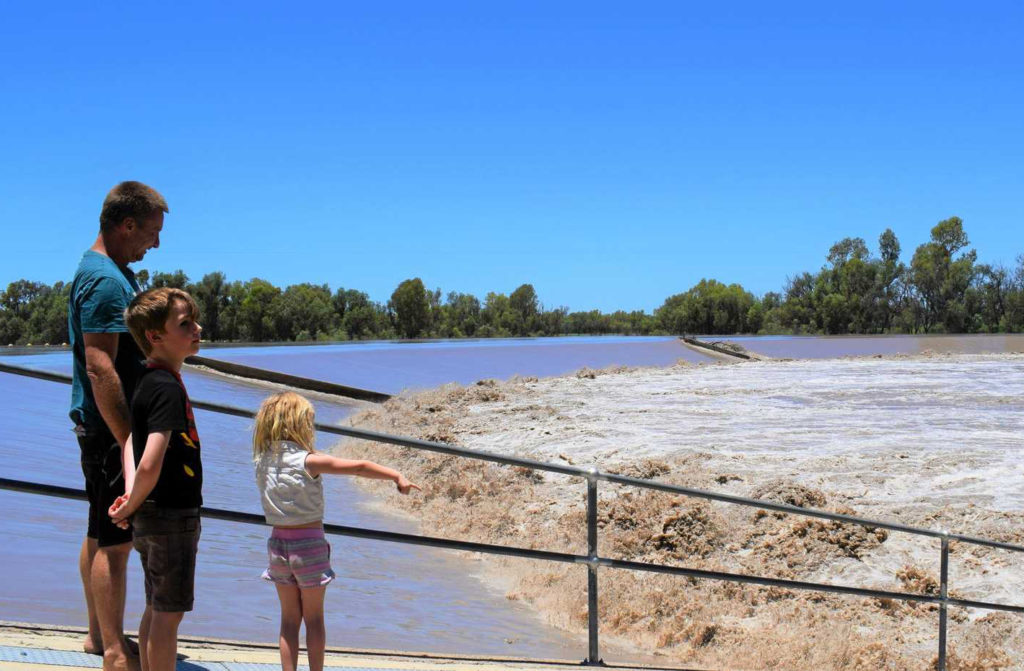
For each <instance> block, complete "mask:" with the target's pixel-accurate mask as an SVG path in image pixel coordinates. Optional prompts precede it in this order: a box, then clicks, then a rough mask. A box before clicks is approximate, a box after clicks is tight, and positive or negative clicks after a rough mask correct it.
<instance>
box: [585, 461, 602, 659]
mask: <svg viewBox="0 0 1024 671" xmlns="http://www.w3.org/2000/svg"><path fill="white" fill-rule="evenodd" d="M597 556H598V555H597V469H596V468H589V469H587V559H588V560H589V561H587V634H588V640H589V645H588V649H587V658H586V659H585V660H584V661H583V663H584V664H586V665H589V666H604V662H603V661H601V653H600V649H599V647H598V640H597V628H598V614H597Z"/></svg>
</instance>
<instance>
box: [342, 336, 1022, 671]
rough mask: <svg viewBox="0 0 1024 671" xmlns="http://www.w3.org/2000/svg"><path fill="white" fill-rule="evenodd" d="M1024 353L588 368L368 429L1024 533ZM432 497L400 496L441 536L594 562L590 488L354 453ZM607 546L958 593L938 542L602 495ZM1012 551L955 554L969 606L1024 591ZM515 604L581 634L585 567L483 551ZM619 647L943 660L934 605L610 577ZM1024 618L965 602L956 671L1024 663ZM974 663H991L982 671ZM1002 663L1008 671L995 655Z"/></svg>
mask: <svg viewBox="0 0 1024 671" xmlns="http://www.w3.org/2000/svg"><path fill="white" fill-rule="evenodd" d="M1022 373H1024V356H1020V355H1013V354H996V355H930V354H925V355H913V356H893V357H871V358H850V359H842V360H829V361H821V360H817V361H765V362H746V363H741V364H712V365H701V366H694V365H688V364H679V365H676V366H672V367H668V368H616V369H609V370H602V371H592V370H583V371H580V372H578V373H576V374H573V375H568V376H563V377H557V378H546V379H540V380H538V379H536V378H514V379H512V380H509V381H508V382H505V383H497V382H493V381H485V382H482V383H478V384H475V385H470V386H457V385H450V386H446V387H442V388H439V389H435V390H432V391H428V392H423V393H420V394H415V395H404V396H401V397H398V398H395V399H392V400H391V401H388V402H387V403H385V404H384V405H383V406H380V407H378V408H373V409H370V410H367V411H364V412H362V413H360V414H359V415H357V416H356V417H355V418H353V423H354V424H355V425H357V426H361V427H366V428H374V429H378V430H383V431H387V432H389V433H399V434H406V435H416V436H419V437H422V438H426V439H431V440H439V441H443V442H453V443H457V444H459V445H463V446H466V447H470V448H474V449H483V450H488V451H494V452H501V453H509V454H516V455H519V456H529V457H534V458H538V459H542V460H547V461H558V460H561V461H564V462H567V463H573V464H576V465H591V464H593V465H596V466H598V467H599V468H601V469H603V470H608V471H619V472H623V473H626V474H629V475H633V476H639V477H646V478H655V479H659V480H663V481H666V482H672V483H676V484H682V485H687V486H692V487H698V488H702V489H711V490H715V491H722V492H726V493H731V494H739V495H743V496H752V497H755V498H766V499H770V500H777V501H784V502H787V503H791V504H795V505H803V506H808V507H815V508H824V509H828V510H834V511H839V512H846V513H854V514H857V515H860V516H864V517H871V518H878V519H889V520H894V521H899V522H902V523H906V524H911V525H916V526H924V527H929V528H936V527H945V528H947V529H950V530H953V531H958V532H969V533H971V534H973V535H978V536H982V537H988V538H994V539H997V540H1003V541H1009V542H1018V543H1019V542H1021V541H1022V540H1024V534H1022V533H1021V532H1022V530H1024V513H1022V511H1024V480H1022V479H1021V478H1020V477H1019V476H1020V474H1021V471H1020V466H1019V465H1018V461H1019V450H1020V442H1019V435H1020V429H1021V427H1022V426H1024V397H1022V396H1021V393H1020V391H1019V380H1020V379H1021V374H1022ZM342 451H343V453H345V454H347V455H358V456H367V457H369V458H373V459H377V460H380V461H384V462H385V463H390V464H394V465H396V466H397V467H399V468H401V469H403V470H404V471H406V472H407V473H408V474H409V475H410V476H411V477H412V478H413V479H416V480H419V481H420V482H421V484H423V485H425V487H426V491H425V492H424V493H423V495H422V496H419V497H411V498H408V499H399V498H398V497H395V496H392V495H391V494H389V493H387V490H386V488H382V487H380V486H379V485H376V486H375V487H376V488H375V491H379V492H380V494H381V495H382V496H386V497H389V499H391V498H393V499H394V500H389V501H388V503H389V504H392V505H398V506H402V507H403V508H404V509H406V510H408V511H409V512H411V513H412V514H414V515H415V516H416V517H418V518H419V519H420V520H421V522H422V528H423V531H424V532H425V533H429V534H431V535H442V536H449V537H457V538H463V539H468V540H477V541H483V542H502V543H507V542H515V543H517V544H520V545H522V546H524V547H537V548H543V549H547V550H555V551H568V552H583V551H584V548H585V526H584V524H583V519H584V518H583V516H584V501H583V493H584V491H585V489H584V487H583V485H582V483H581V482H580V481H578V480H576V481H573V480H572V479H570V478H563V477H558V476H549V475H538V474H534V473H531V472H526V471H519V470H517V469H508V468H505V467H500V466H495V465H490V464H484V463H482V462H472V461H468V460H457V459H453V458H450V457H444V456H440V455H431V454H425V453H410V452H408V451H406V450H402V449H399V448H390V447H386V446H380V445H368V444H364V443H359V442H352V441H350V442H348V443H346V444H345V446H344V447H343V448H342ZM600 516H601V524H602V530H601V537H600V539H601V546H600V552H601V554H602V555H606V556H614V557H620V558H623V559H631V560H636V561H655V562H664V563H677V564H681V565H686V566H693V567H696V568H704V569H711V570H723V571H740V572H747V573H754V574H758V575H767V576H773V577H774V576H777V577H784V578H792V579H801V580H813V581H821V582H834V583H837V584H848V585H856V586H862V587H877V588H881V589H890V590H920V591H926V592H927V591H928V590H933V589H935V587H936V584H937V583H936V580H937V576H938V544H937V543H930V542H927V541H924V540H919V539H917V538H915V537H909V536H906V535H904V534H888V533H884V532H881V531H877V530H876V531H873V532H872V531H867V530H864V529H863V528H861V527H844V526H841V525H835V524H831V523H828V522H820V521H814V520H809V519H807V518H796V517H793V516H785V515H783V516H778V515H774V514H768V515H765V514H759V513H757V512H756V511H753V510H751V509H747V508H739V507H737V506H726V505H722V504H711V503H707V502H698V501H694V500H690V499H686V498H682V497H673V496H670V495H667V494H658V493H650V492H640V491H625V490H622V489H621V488H615V487H611V486H603V488H602V495H601V507H600ZM1006 554H1007V553H1003V552H998V551H991V550H982V549H977V548H965V547H955V546H954V548H953V553H952V557H951V562H952V566H951V580H952V589H953V591H954V593H955V594H958V595H961V596H963V597H965V598H978V599H985V600H994V601H1004V602H1008V603H1013V602H1015V599H1016V598H1017V595H1019V594H1020V593H1021V591H1022V590H1021V588H1022V587H1024V570H1022V569H1021V568H1019V562H1014V561H1013V559H1014V558H1013V557H1009V556H1006ZM480 565H481V572H482V573H483V574H484V575H485V576H489V577H490V579H492V580H495V581H496V582H500V583H501V584H502V586H503V589H505V591H506V596H507V598H509V599H513V600H520V601H523V602H526V603H529V604H531V606H532V607H533V608H535V609H536V610H537V611H538V612H539V613H541V614H542V615H543V616H544V617H545V619H547V620H548V621H549V622H550V623H552V624H553V625H555V626H558V627H560V628H563V629H565V630H568V631H570V632H573V633H577V634H578V633H580V632H582V631H583V630H585V626H586V601H585V591H584V585H585V578H584V572H583V571H582V570H581V569H580V568H579V567H564V568H563V567H558V568H550V567H548V566H541V565H537V564H536V563H529V562H522V561H515V560H492V559H487V560H484V561H481V564H480ZM601 590H602V603H601V604H600V609H601V622H602V635H603V636H604V637H605V638H606V639H607V638H609V637H610V638H612V639H614V640H616V641H617V642H628V643H630V644H632V645H634V646H636V648H637V649H638V650H645V651H648V652H650V651H656V652H657V653H658V654H662V655H665V657H666V659H667V660H671V661H672V662H673V663H676V662H679V663H687V664H691V665H698V666H707V667H723V665H727V666H728V668H830V669H868V668H870V669H885V670H893V671H895V670H897V669H922V670H923V669H926V668H929V664H930V663H931V662H932V660H933V659H934V657H935V649H936V648H935V636H936V620H937V614H936V611H935V610H934V609H933V608H932V607H930V606H909V605H902V604H894V603H883V602H877V601H871V600H865V599H857V598H852V597H838V596H823V595H818V594H812V593H800V594H798V593H790V592H786V591H783V590H776V589H767V588H744V587H739V586H736V585H731V584H727V583H711V582H708V581H689V580H685V579H679V578H671V577H666V576H651V575H643V576H638V575H633V574H627V573H624V572H618V571H610V570H603V571H602V574H601ZM1022 641H1024V629H1022V627H1021V622H1020V621H1019V619H1018V618H1016V617H1014V616H1011V615H1006V614H1001V613H996V614H987V613H981V612H978V613H975V612H962V611H958V610H957V609H953V611H951V626H950V644H951V651H952V655H951V659H952V660H957V661H954V662H953V664H952V665H951V668H953V669H956V668H963V669H969V668H987V669H1013V668H1022V667H1021V666H1020V665H1021V662H1020V661H1019V660H1017V659H1015V658H1014V657H1015V652H1014V651H1017V650H1020V649H1021V643H1022ZM972 664H974V665H975V666H971V665H972ZM985 664H987V666H982V665H985Z"/></svg>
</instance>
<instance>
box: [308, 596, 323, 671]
mask: <svg viewBox="0 0 1024 671" xmlns="http://www.w3.org/2000/svg"><path fill="white" fill-rule="evenodd" d="M326 591H327V587H313V588H311V589H304V590H302V620H303V622H305V623H306V654H307V655H308V656H309V671H323V668H324V649H325V648H326V647H327V631H326V629H325V627H324V593H325V592H326Z"/></svg>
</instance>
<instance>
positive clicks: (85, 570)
mask: <svg viewBox="0 0 1024 671" xmlns="http://www.w3.org/2000/svg"><path fill="white" fill-rule="evenodd" d="M95 557H96V539H95V538H89V537H88V536H87V537H86V538H85V540H83V541H82V551H81V552H80V553H79V554H78V573H79V575H80V576H81V577H82V591H84V592H85V608H86V610H87V611H88V613H89V633H88V634H86V635H85V643H84V644H83V646H82V647H83V649H84V650H85V651H86V652H88V653H89V654H90V655H102V654H103V638H102V637H101V636H100V621H99V619H97V617H96V604H95V603H94V601H93V598H92V561H93V559H94V558H95Z"/></svg>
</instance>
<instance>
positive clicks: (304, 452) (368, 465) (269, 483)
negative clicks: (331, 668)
mask: <svg viewBox="0 0 1024 671" xmlns="http://www.w3.org/2000/svg"><path fill="white" fill-rule="evenodd" d="M314 433H315V431H314V429H313V406H312V405H311V404H310V402H309V401H307V400H306V399H304V398H303V397H301V396H299V395H298V394H294V393H292V392H285V393H282V394H274V395H273V396H271V397H269V398H267V399H266V400H265V401H263V405H262V406H260V411H259V413H258V414H257V415H256V427H255V430H254V433H253V440H252V454H253V460H254V461H255V463H256V484H257V485H258V486H259V489H260V496H261V499H262V502H263V512H264V514H265V515H266V518H267V524H271V525H273V526H274V531H273V532H272V533H271V535H270V540H268V541H267V553H268V555H269V557H270V566H269V568H267V570H266V571H265V572H264V573H263V578H264V579H266V580H269V581H271V582H273V583H274V584H275V585H276V586H277V596H278V598H279V599H280V600H281V636H280V645H281V668H282V669H283V671H295V669H296V666H297V664H298V659H299V626H300V625H301V624H302V622H305V623H306V648H307V650H308V654H309V668H310V671H322V669H323V668H324V648H325V647H326V645H327V638H326V632H325V631H324V591H325V590H326V587H327V583H329V582H331V580H333V579H334V571H332V570H331V563H330V556H331V546H330V545H328V544H327V540H326V539H325V538H324V527H323V518H324V490H323V482H322V481H321V478H320V475H321V474H322V473H335V474H340V475H358V476H361V477H364V478H378V479H382V480H393V481H394V482H395V485H396V486H397V487H398V491H399V492H401V493H402V494H408V493H409V492H410V491H411V490H412V489H419V487H418V486H416V485H414V484H412V483H411V482H409V481H408V480H406V479H405V478H404V477H403V476H402V474H400V473H398V472H397V471H394V470H392V469H390V468H387V467H385V466H380V465H379V464H375V463H373V462H372V461H353V460H350V459H338V458H337V457H332V456H328V455H326V454H321V453H320V452H317V451H316V450H314V449H313V439H314Z"/></svg>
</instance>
